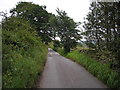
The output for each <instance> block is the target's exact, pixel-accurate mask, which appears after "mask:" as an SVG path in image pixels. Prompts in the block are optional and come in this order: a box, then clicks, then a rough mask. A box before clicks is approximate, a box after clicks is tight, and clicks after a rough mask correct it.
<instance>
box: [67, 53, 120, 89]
mask: <svg viewBox="0 0 120 90" xmlns="http://www.w3.org/2000/svg"><path fill="white" fill-rule="evenodd" d="M67 57H68V58H70V59H72V60H74V61H75V62H78V63H80V64H81V65H83V66H84V67H85V68H86V69H87V70H88V71H89V72H91V73H92V74H93V75H95V76H96V77H98V79H100V80H102V81H103V82H104V83H105V84H107V85H108V87H110V88H120V78H119V75H118V73H117V72H115V71H113V70H112V69H110V68H109V66H108V65H107V64H102V63H100V62H97V61H96V60H93V59H92V58H90V57H88V56H86V55H85V54H83V53H79V52H78V51H73V52H70V53H68V54H67Z"/></svg>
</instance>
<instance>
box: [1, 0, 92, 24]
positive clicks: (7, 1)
mask: <svg viewBox="0 0 120 90" xmlns="http://www.w3.org/2000/svg"><path fill="white" fill-rule="evenodd" d="M19 1H27V2H33V3H35V4H39V5H45V6H47V8H46V9H47V11H48V12H52V13H53V14H57V13H56V8H57V7H58V8H59V9H62V10H65V11H66V13H67V14H68V16H69V17H71V18H73V19H74V21H76V22H83V18H84V17H85V16H86V14H87V13H88V11H89V5H90V0H1V2H0V11H6V12H9V10H10V9H12V8H13V7H15V5H16V4H17V2H19Z"/></svg>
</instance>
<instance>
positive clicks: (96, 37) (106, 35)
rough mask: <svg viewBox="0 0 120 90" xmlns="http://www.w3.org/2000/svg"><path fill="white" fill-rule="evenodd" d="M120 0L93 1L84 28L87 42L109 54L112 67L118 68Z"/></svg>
mask: <svg viewBox="0 0 120 90" xmlns="http://www.w3.org/2000/svg"><path fill="white" fill-rule="evenodd" d="M119 21H120V2H119V3H118V2H109V3H106V2H93V3H91V6H90V12H89V14H88V15H87V18H86V21H85V24H84V28H85V30H86V31H85V32H84V33H83V34H84V35H86V40H87V44H88V45H89V47H92V48H95V49H96V50H97V51H99V52H102V53H107V54H109V57H108V58H112V59H110V61H109V62H111V67H112V68H117V69H120V58H119V55H120V23H119Z"/></svg>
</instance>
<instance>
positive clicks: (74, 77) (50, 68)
mask: <svg viewBox="0 0 120 90" xmlns="http://www.w3.org/2000/svg"><path fill="white" fill-rule="evenodd" d="M36 87H37V88H39V87H40V88H107V86H106V85H104V84H103V83H102V82H101V81H100V80H98V79H97V78H96V77H94V76H93V75H91V74H90V73H89V72H88V71H86V69H85V68H83V67H82V66H80V65H79V64H77V63H75V62H73V61H71V60H69V59H67V58H65V57H63V56H61V55H59V54H58V53H57V52H55V51H53V50H52V49H50V48H49V53H48V59H47V62H46V65H45V69H44V71H43V74H42V76H41V79H40V82H38V84H37V86H36Z"/></svg>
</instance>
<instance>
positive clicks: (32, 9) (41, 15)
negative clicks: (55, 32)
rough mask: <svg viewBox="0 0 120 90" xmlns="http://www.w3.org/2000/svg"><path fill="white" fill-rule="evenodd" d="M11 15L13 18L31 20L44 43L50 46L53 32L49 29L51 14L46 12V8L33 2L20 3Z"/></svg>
mask: <svg viewBox="0 0 120 90" xmlns="http://www.w3.org/2000/svg"><path fill="white" fill-rule="evenodd" d="M10 13H11V14H12V16H17V17H21V18H24V19H26V20H29V22H30V23H31V24H32V25H34V27H35V29H36V31H37V32H38V35H39V36H40V37H41V39H42V41H43V42H44V43H46V44H48V42H50V41H51V32H50V31H49V29H48V20H49V13H48V12H47V11H46V10H45V6H39V5H36V4H33V3H31V2H19V3H18V4H17V5H16V7H15V8H13V9H12V10H11V11H10Z"/></svg>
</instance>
